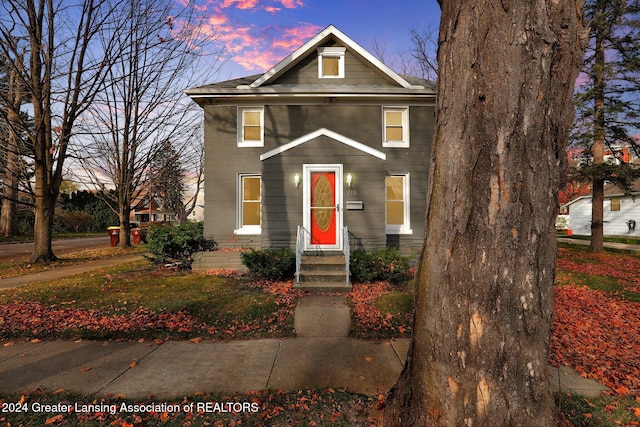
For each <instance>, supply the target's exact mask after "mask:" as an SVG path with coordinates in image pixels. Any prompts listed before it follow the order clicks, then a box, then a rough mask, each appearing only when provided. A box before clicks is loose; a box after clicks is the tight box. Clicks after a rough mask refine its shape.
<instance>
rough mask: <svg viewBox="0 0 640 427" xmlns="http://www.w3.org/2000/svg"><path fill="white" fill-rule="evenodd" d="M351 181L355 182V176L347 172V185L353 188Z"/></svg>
mask: <svg viewBox="0 0 640 427" xmlns="http://www.w3.org/2000/svg"><path fill="white" fill-rule="evenodd" d="M351 182H353V176H352V175H351V174H350V173H348V174H347V187H349V188H351Z"/></svg>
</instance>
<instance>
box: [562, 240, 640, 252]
mask: <svg viewBox="0 0 640 427" xmlns="http://www.w3.org/2000/svg"><path fill="white" fill-rule="evenodd" d="M558 243H569V244H571V245H584V246H588V245H590V244H591V242H590V241H589V240H583V239H572V238H571V237H558ZM604 247H605V248H611V249H622V250H626V251H636V252H640V245H631V244H628V243H616V242H604Z"/></svg>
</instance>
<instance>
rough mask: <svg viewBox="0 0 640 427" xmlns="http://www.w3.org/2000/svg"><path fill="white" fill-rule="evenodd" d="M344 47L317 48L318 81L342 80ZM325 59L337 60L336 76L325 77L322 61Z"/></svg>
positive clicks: (345, 49)
mask: <svg viewBox="0 0 640 427" xmlns="http://www.w3.org/2000/svg"><path fill="white" fill-rule="evenodd" d="M346 51H347V48H345V47H319V48H318V78H319V79H344V61H345V60H344V55H345V52H346ZM325 57H331V58H338V75H337V76H325V75H324V64H323V59H324V58H325Z"/></svg>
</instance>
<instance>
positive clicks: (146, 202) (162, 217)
mask: <svg viewBox="0 0 640 427" xmlns="http://www.w3.org/2000/svg"><path fill="white" fill-rule="evenodd" d="M129 220H130V221H132V222H137V223H138V224H141V225H147V224H149V223H155V222H174V221H175V213H172V212H167V211H166V210H165V209H163V208H162V206H161V205H160V204H159V203H158V201H157V200H156V199H155V198H154V197H148V196H144V197H140V198H138V199H136V200H134V202H133V205H132V206H131V212H130V213H129Z"/></svg>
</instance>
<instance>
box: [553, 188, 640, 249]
mask: <svg viewBox="0 0 640 427" xmlns="http://www.w3.org/2000/svg"><path fill="white" fill-rule="evenodd" d="M604 192H605V196H604V206H603V207H604V235H605V236H637V237H640V184H636V186H635V188H634V191H633V192H632V194H631V195H625V194H624V193H623V191H622V190H621V189H620V188H618V187H616V186H614V185H611V184H607V185H605V191H604ZM562 209H563V211H564V213H565V214H566V215H568V221H567V222H568V224H567V225H568V227H569V229H570V230H571V232H572V234H576V235H584V236H590V235H591V209H592V196H591V194H589V195H586V196H581V197H578V198H576V199H574V200H572V201H570V202H569V203H566V204H565V205H563V207H562Z"/></svg>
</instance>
